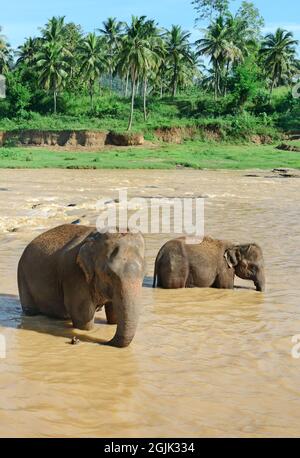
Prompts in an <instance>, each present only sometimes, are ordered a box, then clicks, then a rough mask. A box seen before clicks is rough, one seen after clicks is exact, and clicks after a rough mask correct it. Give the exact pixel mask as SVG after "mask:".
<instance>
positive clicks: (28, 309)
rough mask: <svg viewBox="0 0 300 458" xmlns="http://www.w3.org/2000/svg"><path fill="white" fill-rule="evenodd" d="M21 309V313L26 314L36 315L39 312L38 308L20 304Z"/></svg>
mask: <svg viewBox="0 0 300 458" xmlns="http://www.w3.org/2000/svg"><path fill="white" fill-rule="evenodd" d="M22 310H23V313H24V314H25V315H27V316H36V315H39V314H40V312H39V311H38V310H36V309H34V308H31V307H24V306H22Z"/></svg>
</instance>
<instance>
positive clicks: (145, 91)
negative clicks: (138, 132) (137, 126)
mask: <svg viewBox="0 0 300 458" xmlns="http://www.w3.org/2000/svg"><path fill="white" fill-rule="evenodd" d="M143 103H144V121H147V78H145V79H144V93H143Z"/></svg>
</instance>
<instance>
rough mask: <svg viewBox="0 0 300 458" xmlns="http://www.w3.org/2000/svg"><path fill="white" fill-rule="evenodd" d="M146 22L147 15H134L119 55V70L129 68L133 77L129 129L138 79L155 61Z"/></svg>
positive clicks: (129, 127)
mask: <svg viewBox="0 0 300 458" xmlns="http://www.w3.org/2000/svg"><path fill="white" fill-rule="evenodd" d="M145 24H146V17H145V16H141V17H136V16H132V20H131V24H130V25H126V30H125V36H124V37H123V39H122V46H121V50H120V56H119V71H120V72H121V74H124V73H125V69H126V70H127V69H128V70H129V74H130V77H131V108H130V116H129V121H128V130H130V129H131V127H132V121H133V112H134V101H135V95H136V88H137V82H138V79H139V78H140V77H141V78H142V77H143V76H144V75H145V74H146V72H147V71H149V70H150V69H151V67H152V66H153V62H154V61H155V52H154V51H153V50H152V44H151V40H150V39H149V37H148V36H147V34H146V25H145Z"/></svg>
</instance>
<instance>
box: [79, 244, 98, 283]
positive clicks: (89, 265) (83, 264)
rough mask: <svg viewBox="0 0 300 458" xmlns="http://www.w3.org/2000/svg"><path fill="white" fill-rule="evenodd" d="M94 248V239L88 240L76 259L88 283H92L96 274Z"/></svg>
mask: <svg viewBox="0 0 300 458" xmlns="http://www.w3.org/2000/svg"><path fill="white" fill-rule="evenodd" d="M93 248H94V239H92V238H88V239H87V240H86V242H85V243H84V244H83V245H82V247H81V248H80V250H79V253H78V255H77V259H76V262H77V264H78V265H79V267H80V268H81V269H82V270H83V273H84V275H85V278H86V281H87V283H91V281H92V279H93V277H94V274H95V268H94V256H93V252H94V249H93Z"/></svg>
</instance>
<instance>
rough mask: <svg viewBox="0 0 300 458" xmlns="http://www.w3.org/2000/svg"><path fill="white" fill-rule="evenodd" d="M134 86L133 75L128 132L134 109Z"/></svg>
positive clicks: (134, 77) (134, 79)
mask: <svg viewBox="0 0 300 458" xmlns="http://www.w3.org/2000/svg"><path fill="white" fill-rule="evenodd" d="M135 86H136V76H135V75H133V77H132V89H131V108H130V116H129V123H128V128H127V130H130V129H131V127H132V120H133V109H134V97H135Z"/></svg>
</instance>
